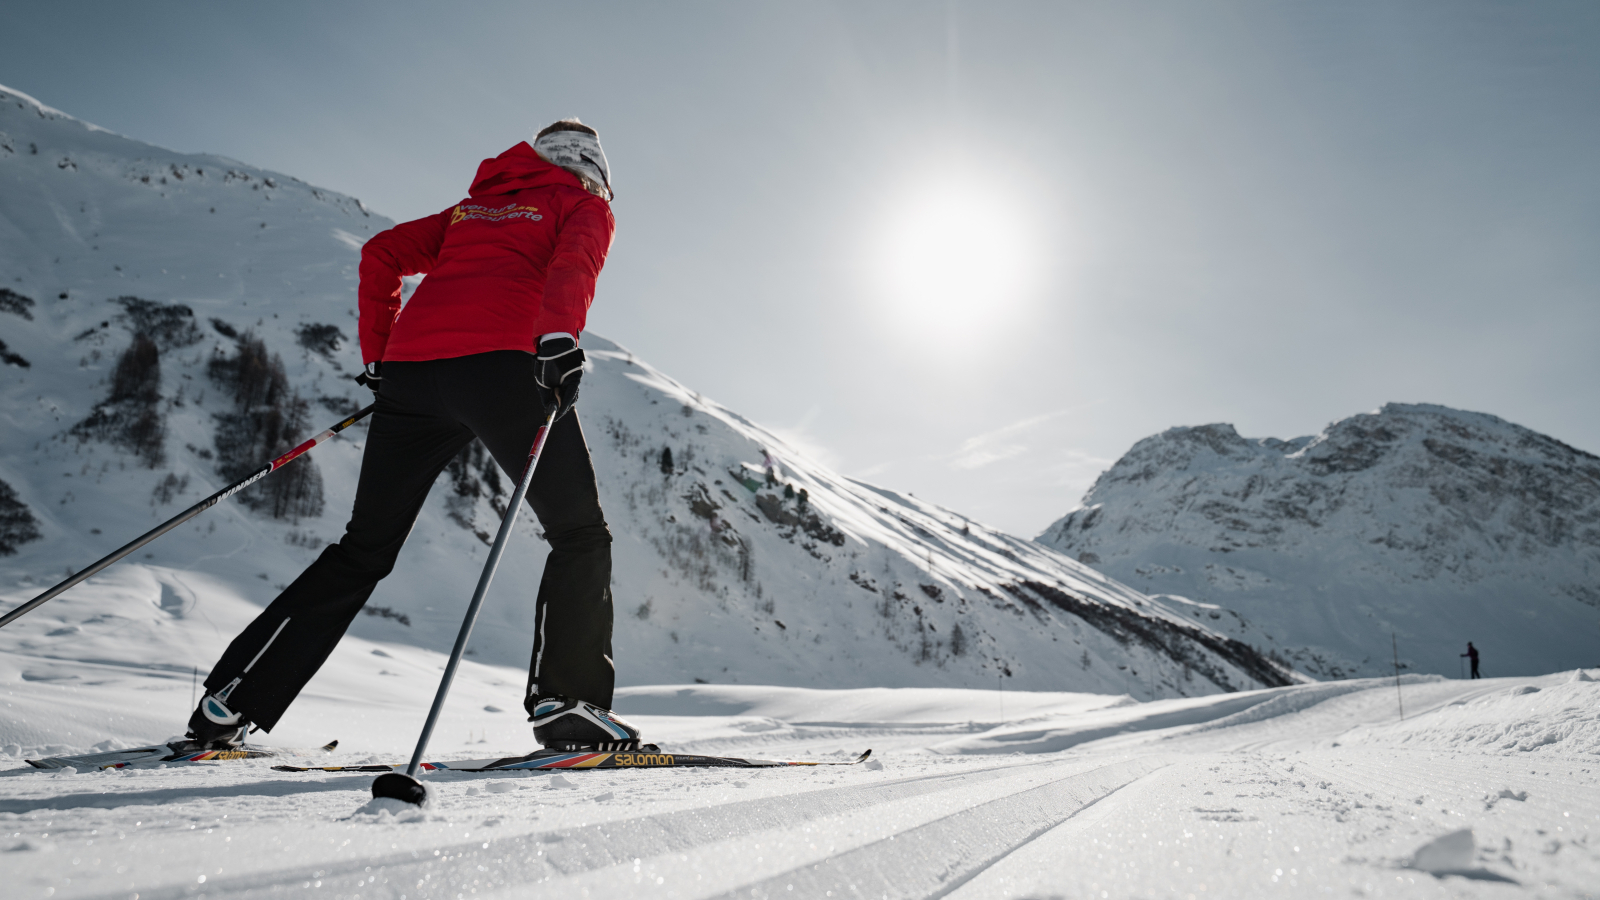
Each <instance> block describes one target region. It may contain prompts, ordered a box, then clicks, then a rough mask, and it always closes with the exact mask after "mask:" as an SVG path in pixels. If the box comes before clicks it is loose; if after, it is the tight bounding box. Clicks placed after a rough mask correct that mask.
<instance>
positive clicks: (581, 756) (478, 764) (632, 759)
mask: <svg viewBox="0 0 1600 900" xmlns="http://www.w3.org/2000/svg"><path fill="white" fill-rule="evenodd" d="M871 755H872V751H871V750H868V751H866V752H865V753H862V754H861V755H860V756H858V757H856V758H855V759H852V760H848V761H836V760H829V761H820V760H775V759H744V758H742V757H737V756H701V755H699V754H694V753H670V752H666V751H663V750H662V749H661V748H660V747H657V746H655V745H654V744H646V745H644V746H642V747H640V748H639V749H638V750H631V751H626V752H616V751H608V752H604V753H586V752H578V753H572V752H562V751H560V750H540V751H538V752H535V753H530V754H528V755H527V756H510V757H503V758H500V759H458V760H450V761H448V762H425V763H423V764H422V765H421V767H420V768H421V769H422V770H423V771H426V772H513V771H551V772H554V771H578V772H586V771H598V770H604V769H677V768H712V769H773V768H780V767H783V766H854V765H859V764H860V763H864V762H866V761H867V759H868V757H870V756H871ZM406 766H407V764H405V763H395V764H393V765H381V764H377V765H374V764H366V765H357V766H293V765H278V766H273V767H272V768H273V769H275V770H276V771H279V772H391V771H399V770H403V769H405V768H406Z"/></svg>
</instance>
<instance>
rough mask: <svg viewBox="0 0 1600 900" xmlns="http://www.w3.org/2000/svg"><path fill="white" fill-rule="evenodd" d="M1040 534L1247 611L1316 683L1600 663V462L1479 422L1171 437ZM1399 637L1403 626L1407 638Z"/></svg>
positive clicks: (1220, 429) (1175, 432)
mask: <svg viewBox="0 0 1600 900" xmlns="http://www.w3.org/2000/svg"><path fill="white" fill-rule="evenodd" d="M1038 540H1039V541H1040V542H1041V543H1043V544H1045V545H1047V546H1050V547H1053V548H1055V549H1058V550H1061V551H1062V552H1064V553H1068V554H1071V555H1073V556H1075V557H1076V558H1077V559H1079V560H1080V561H1083V562H1085V563H1089V564H1091V565H1093V566H1095V567H1096V568H1098V569H1099V570H1101V571H1103V572H1105V573H1107V574H1109V575H1111V576H1113V577H1115V578H1118V579H1121V580H1123V581H1126V582H1127V583H1129V584H1131V585H1134V586H1135V587H1137V588H1139V589H1140V590H1143V591H1148V592H1151V593H1156V594H1175V595H1182V596H1184V597H1187V598H1190V599H1192V600H1195V601H1200V602H1207V603H1216V604H1220V605H1222V606H1226V607H1227V608H1229V609H1232V610H1236V611H1238V612H1239V613H1241V614H1243V615H1244V616H1245V617H1246V618H1247V619H1248V620H1249V621H1250V622H1251V623H1252V624H1253V625H1255V626H1256V627H1259V628H1260V629H1261V630H1262V631H1264V632H1266V633H1267V634H1270V635H1271V636H1272V637H1273V639H1275V641H1276V642H1277V643H1278V645H1280V646H1283V647H1285V648H1287V652H1288V654H1289V656H1290V657H1291V659H1292V660H1293V662H1294V663H1295V664H1296V666H1298V667H1300V668H1301V669H1303V670H1304V671H1308V672H1311V673H1312V674H1315V675H1318V676H1327V677H1342V676H1347V675H1353V674H1376V673H1378V672H1381V671H1384V670H1385V669H1390V668H1392V666H1393V658H1392V657H1393V654H1394V652H1395V651H1394V648H1393V646H1392V643H1394V642H1397V643H1398V647H1399V657H1400V663H1401V665H1402V666H1404V667H1409V668H1411V669H1414V670H1418V671H1422V672H1433V673H1439V674H1446V675H1457V674H1459V672H1460V666H1461V662H1460V658H1459V656H1458V654H1460V653H1462V652H1464V651H1465V649H1466V643H1467V641H1469V640H1470V641H1473V642H1474V643H1475V644H1476V646H1477V647H1478V648H1479V650H1480V651H1481V652H1482V654H1483V669H1484V672H1485V674H1491V673H1492V674H1502V675H1511V674H1532V673H1542V672H1551V671H1556V670H1560V669H1564V668H1572V667H1574V666H1577V665H1587V664H1594V663H1595V662H1600V458H1597V457H1595V456H1594V455H1592V454H1589V453H1585V452H1584V451H1582V450H1578V449H1575V448H1573V447H1569V446H1567V445H1566V444H1563V443H1561V442H1560V441H1557V440H1555V439H1554V438H1550V437H1547V436H1545V435H1542V434H1538V433H1536V432H1534V431H1530V430H1529V429H1527V428H1523V427H1521V426H1518V425H1514V424H1512V423H1510V422H1506V421H1504V420H1502V419H1498V418H1496V417H1494V416H1491V415H1485V414H1483V413H1472V412H1462V411H1460V410H1454V409H1449V408H1447V407H1443V406H1435V405H1427V404H1401V403H1391V404H1389V405H1387V406H1385V407H1383V408H1382V409H1380V410H1377V411H1375V412H1372V413H1366V414H1362V415H1356V416H1351V417H1349V418H1347V419H1343V420H1341V421H1338V422H1335V423H1334V424H1332V425H1330V426H1329V427H1328V428H1327V430H1326V431H1324V432H1322V433H1321V434H1319V435H1316V436H1314V437H1301V438H1296V439H1294V440H1290V441H1282V440H1277V439H1274V438H1262V439H1246V438H1242V437H1240V436H1239V434H1238V433H1237V432H1236V431H1234V429H1233V426H1231V425H1220V424H1219V425H1202V426H1199V427H1193V428H1173V429H1170V430H1168V431H1165V432H1163V433H1161V434H1158V435H1156V436H1154V437H1150V438H1146V439H1144V440H1142V441H1140V442H1139V443H1137V444H1135V445H1134V446H1133V449H1131V450H1129V451H1128V453H1127V454H1126V455H1125V456H1123V457H1122V459H1120V460H1118V461H1117V463H1116V464H1115V465H1114V466H1112V467H1111V468H1110V469H1109V470H1107V471H1106V472H1105V474H1103V475H1101V476H1100V479H1099V480H1098V481H1096V482H1095V484H1094V487H1093V488H1091V489H1090V491H1089V493H1088V494H1087V495H1086V496H1085V497H1084V501H1083V506H1082V507H1081V508H1079V509H1077V510H1074V511H1072V512H1071V513H1069V514H1068V515H1066V516H1065V517H1063V518H1062V519H1060V520H1059V521H1057V522H1056V523H1054V524H1053V525H1051V526H1050V527H1049V528H1048V529H1046V530H1045V532H1044V533H1043V534H1041V535H1040V536H1039V538H1038ZM1391 633H1392V634H1393V635H1394V637H1393V638H1391Z"/></svg>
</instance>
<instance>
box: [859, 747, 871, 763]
mask: <svg viewBox="0 0 1600 900" xmlns="http://www.w3.org/2000/svg"><path fill="white" fill-rule="evenodd" d="M871 755H872V748H871V747H868V748H867V752H865V753H863V754H861V755H860V756H858V757H856V762H858V763H861V762H866V761H867V757H869V756H871Z"/></svg>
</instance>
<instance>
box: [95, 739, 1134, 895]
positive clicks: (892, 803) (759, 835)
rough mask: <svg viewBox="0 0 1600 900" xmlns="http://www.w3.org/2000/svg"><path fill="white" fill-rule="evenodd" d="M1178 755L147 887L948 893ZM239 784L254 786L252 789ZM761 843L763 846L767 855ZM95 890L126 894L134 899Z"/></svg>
mask: <svg viewBox="0 0 1600 900" xmlns="http://www.w3.org/2000/svg"><path fill="white" fill-rule="evenodd" d="M1164 764H1165V762H1164V761H1163V760H1162V759H1161V758H1160V757H1156V756H1134V757H1130V758H1127V759H1123V760H1118V761H1114V762H1104V761H1095V762H1092V763H1090V762H1086V761H1084V760H1052V761H1048V762H1026V763H1017V762H1015V761H1012V760H1009V759H1008V760H1007V761H1006V762H1004V763H999V764H994V763H990V764H987V765H984V766H983V767H981V768H970V769H968V770H967V771H963V772H960V773H953V774H952V773H938V774H930V775H920V776H914V777H909V778H898V779H891V780H888V781H882V782H878V783H875V784H869V785H861V786H854V785H852V786H847V787H834V788H825V789H822V790H815V791H805V792H801V793H792V794H783V795H779V796H773V797H765V798H760V799H752V800H741V801H735V802H731V803H725V804H721V805H716V806H711V807H703V808H698V809H686V810H678V811H674V812H666V813H661V814H658V815H649V816H641V817H638V818H629V819H622V820H620V821H615V822H610V823H605V824H596V825H587V826H583V827H578V828H572V829H564V830H563V829H558V830H540V831H533V832H528V833H524V834H516V835H501V836H497V837H495V838H494V839H492V840H489V841H484V840H481V839H478V840H468V841H458V842H455V843H452V844H449V845H447V846H443V847H435V848H433V850H437V855H435V854H434V852H433V850H429V851H422V850H411V851H402V852H397V853H392V854H389V855H384V856H378V857H376V858H373V857H368V858H363V859H358V860H354V861H351V862H348V863H343V864H337V863H336V864H331V865H329V864H324V865H317V866H306V867H303V868H302V867H291V868H286V869H280V870H276V871H264V872H256V873H252V874H249V875H238V876H234V877H221V878H214V879H211V880H209V881H206V882H203V883H202V884H200V885H197V884H195V883H194V882H193V881H192V880H191V881H189V882H188V883H185V884H173V885H168V886H165V887H159V888H155V889H153V890H152V889H145V890H140V891H138V896H139V897H140V898H141V900H151V898H180V897H181V898H189V897H195V896H201V895H203V896H207V897H263V896H290V895H298V894H301V893H303V892H314V893H315V894H316V895H317V896H328V897H356V896H359V897H395V898H398V897H406V898H429V897H439V898H443V897H456V896H459V895H467V896H473V895H476V896H484V895H485V894H489V895H493V894H495V893H498V892H501V891H504V892H506V894H507V895H511V894H515V893H522V894H523V895H524V896H531V895H537V896H569V897H570V896H621V895H624V894H625V893H628V892H633V891H637V890H641V889H642V890H644V891H645V893H646V894H648V895H652V896H663V895H666V894H665V892H664V891H663V889H664V888H666V887H667V886H668V885H669V884H670V885H671V886H672V890H671V893H670V895H671V896H677V897H705V898H713V897H716V898H722V897H726V898H730V900H731V898H734V897H739V898H761V897H777V896H789V897H825V896H834V897H851V896H860V897H907V898H911V897H919V898H920V897H942V896H945V895H946V894H948V893H949V892H951V891H952V890H955V889H956V888H958V887H960V886H961V885H963V884H965V883H967V882H968V881H970V880H972V879H973V878H974V877H975V876H977V875H979V874H980V873H982V872H983V871H984V870H985V869H986V868H988V867H989V866H991V865H993V864H994V863H995V862H996V861H998V860H1000V859H1002V858H1004V857H1005V856H1007V855H1008V854H1010V853H1012V852H1013V851H1015V850H1017V849H1018V848H1020V847H1022V846H1024V845H1026V844H1027V843H1028V842H1030V841H1032V840H1034V839H1035V838H1037V837H1039V836H1040V835H1042V834H1045V833H1046V832H1048V831H1049V830H1050V829H1052V828H1054V827H1055V826H1057V825H1059V824H1060V823H1062V822H1063V821H1065V820H1067V819H1069V818H1071V817H1072V816H1074V815H1076V814H1077V813H1078V812H1080V811H1081V810H1083V809H1086V808H1087V807H1089V806H1092V805H1094V804H1095V803H1097V802H1099V801H1100V800H1101V799H1103V798H1105V797H1107V796H1108V795H1110V794H1112V793H1114V792H1116V791H1118V790H1120V789H1121V788H1123V787H1125V786H1126V785H1128V784H1129V783H1131V782H1134V781H1137V780H1138V779H1140V778H1142V777H1144V776H1146V775H1148V774H1149V773H1151V772H1152V771H1155V770H1156V769H1159V768H1161V767H1162V766H1163V765H1164ZM628 774H629V775H632V776H643V777H642V778H640V777H635V778H630V781H631V782H633V783H634V784H635V785H637V784H638V783H639V782H640V781H642V780H643V779H644V778H654V779H673V780H681V779H683V777H684V775H683V773H681V772H680V773H660V772H649V773H628ZM574 777H575V778H585V777H592V776H588V775H577V776H574ZM441 780H449V777H448V776H446V778H445V779H441ZM307 787H312V786H310V785H307ZM317 787H321V785H319V786H317ZM312 789H313V790H315V789H316V788H315V787H313V788H312ZM241 792H242V793H250V792H251V791H250V788H248V787H244V786H241ZM984 798H987V799H984ZM647 848H648V849H647ZM752 848H754V852H756V853H758V854H759V855H758V857H757V858H756V859H753V860H752V859H751V858H749V854H750V853H751V852H752ZM735 853H736V854H737V855H736V856H731V855H730V854H735ZM641 854H648V855H641ZM730 859H737V865H728V864H727V863H728V860H730ZM830 892H831V893H830ZM90 896H96V897H105V898H108V900H109V898H113V897H115V898H124V900H125V898H126V897H128V896H129V895H128V893H127V892H126V891H119V892H113V893H106V894H98V895H90Z"/></svg>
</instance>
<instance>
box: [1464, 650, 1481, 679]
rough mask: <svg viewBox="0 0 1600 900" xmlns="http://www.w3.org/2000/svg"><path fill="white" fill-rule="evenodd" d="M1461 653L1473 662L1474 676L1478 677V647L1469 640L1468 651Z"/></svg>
mask: <svg viewBox="0 0 1600 900" xmlns="http://www.w3.org/2000/svg"><path fill="white" fill-rule="evenodd" d="M1461 655H1462V656H1465V657H1466V658H1467V659H1468V660H1470V661H1471V662H1472V677H1473V678H1477V677H1478V648H1477V647H1474V646H1472V642H1471V641H1467V652H1465V653H1463V654H1461Z"/></svg>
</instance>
